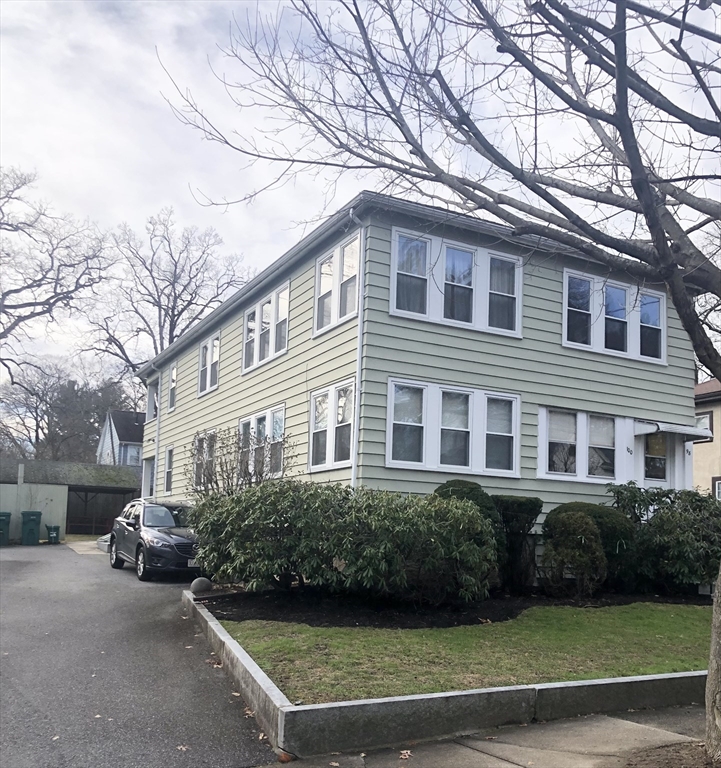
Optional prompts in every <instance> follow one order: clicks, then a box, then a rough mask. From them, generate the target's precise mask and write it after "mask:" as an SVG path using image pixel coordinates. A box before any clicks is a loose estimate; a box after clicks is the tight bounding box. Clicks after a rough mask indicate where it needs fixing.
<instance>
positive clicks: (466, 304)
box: [391, 230, 523, 336]
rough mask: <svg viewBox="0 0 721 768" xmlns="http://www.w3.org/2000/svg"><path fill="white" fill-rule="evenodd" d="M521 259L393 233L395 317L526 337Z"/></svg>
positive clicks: (403, 232)
mask: <svg viewBox="0 0 721 768" xmlns="http://www.w3.org/2000/svg"><path fill="white" fill-rule="evenodd" d="M522 280H523V276H522V262H521V259H520V258H517V257H515V256H510V255H508V254H501V253H495V252H492V251H489V250H488V249H485V248H476V247H473V246H469V245H464V244H461V243H453V242H449V241H447V240H444V239H443V238H440V237H434V236H426V235H419V234H415V233H411V232H405V231H401V230H394V232H393V249H392V270H391V281H392V282H391V314H395V315H401V316H403V317H415V318H417V319H422V320H429V321H431V322H436V323H444V324H446V325H454V326H458V327H467V328H473V329H474V330H480V331H489V332H493V333H503V334H506V335H512V336H520V332H521V303H520V301H519V299H520V294H521V285H522Z"/></svg>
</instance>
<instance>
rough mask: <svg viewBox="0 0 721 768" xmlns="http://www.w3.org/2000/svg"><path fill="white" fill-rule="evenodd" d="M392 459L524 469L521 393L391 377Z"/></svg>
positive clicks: (486, 469)
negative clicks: (520, 455)
mask: <svg viewBox="0 0 721 768" xmlns="http://www.w3.org/2000/svg"><path fill="white" fill-rule="evenodd" d="M387 423H388V430H387V446H386V463H387V465H388V466H401V467H408V468H416V469H446V468H447V469H449V470H451V471H454V472H468V473H474V474H497V475H511V476H514V475H517V474H518V447H519V446H518V442H519V430H520V427H519V423H520V398H519V397H518V395H514V394H506V393H500V392H488V391H485V390H479V389H471V388H465V387H458V386H454V385H452V384H448V385H446V384H434V383H429V382H418V381H406V380H401V379H391V380H390V381H389V384H388V417H387Z"/></svg>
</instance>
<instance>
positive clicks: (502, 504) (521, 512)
mask: <svg viewBox="0 0 721 768" xmlns="http://www.w3.org/2000/svg"><path fill="white" fill-rule="evenodd" d="M491 498H492V499H493V503H494V504H495V506H496V509H497V510H498V513H499V514H500V516H501V523H502V525H503V530H504V531H505V535H506V551H507V553H508V556H507V560H506V567H505V569H504V573H503V583H504V585H505V586H506V587H507V588H508V589H510V590H511V591H512V592H525V591H526V590H528V589H529V588H530V587H531V586H532V584H533V579H534V576H535V573H536V553H535V546H534V542H533V540H532V539H531V537H530V533H531V530H532V529H533V526H534V525H535V523H536V520H537V519H538V517H539V515H540V514H541V512H542V511H543V502H542V501H541V499H539V498H536V497H535V496H503V495H501V496H491Z"/></svg>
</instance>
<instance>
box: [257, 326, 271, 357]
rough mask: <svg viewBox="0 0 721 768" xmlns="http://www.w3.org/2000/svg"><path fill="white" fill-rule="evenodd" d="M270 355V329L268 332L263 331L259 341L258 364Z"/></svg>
mask: <svg viewBox="0 0 721 768" xmlns="http://www.w3.org/2000/svg"><path fill="white" fill-rule="evenodd" d="M269 355H270V328H269V329H268V330H267V331H261V334H260V338H259V339H258V362H260V361H261V360H265V359H266V357H268V356H269Z"/></svg>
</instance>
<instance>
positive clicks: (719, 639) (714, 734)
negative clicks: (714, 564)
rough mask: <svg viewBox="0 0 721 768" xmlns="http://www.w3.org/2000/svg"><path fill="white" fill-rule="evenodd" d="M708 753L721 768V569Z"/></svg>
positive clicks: (709, 695)
mask: <svg viewBox="0 0 721 768" xmlns="http://www.w3.org/2000/svg"><path fill="white" fill-rule="evenodd" d="M706 751H707V753H708V756H709V758H710V760H711V763H712V764H713V767H714V768H721V567H719V575H718V578H717V579H716V587H715V589H714V599H713V618H712V620H711V656H710V658H709V662H708V680H707V682H706Z"/></svg>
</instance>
